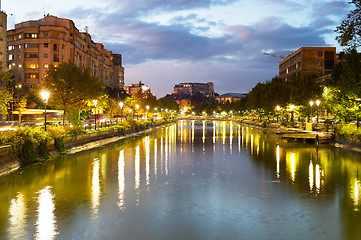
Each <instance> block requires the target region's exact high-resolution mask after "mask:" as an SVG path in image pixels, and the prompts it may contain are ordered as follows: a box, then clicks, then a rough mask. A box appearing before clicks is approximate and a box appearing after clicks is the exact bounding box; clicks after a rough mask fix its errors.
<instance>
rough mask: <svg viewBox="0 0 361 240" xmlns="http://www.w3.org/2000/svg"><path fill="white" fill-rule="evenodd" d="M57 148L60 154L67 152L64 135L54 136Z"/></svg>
mask: <svg viewBox="0 0 361 240" xmlns="http://www.w3.org/2000/svg"><path fill="white" fill-rule="evenodd" d="M54 145H55V149H56V151H57V152H58V153H59V154H62V155H64V154H66V148H65V143H64V138H63V137H58V138H54Z"/></svg>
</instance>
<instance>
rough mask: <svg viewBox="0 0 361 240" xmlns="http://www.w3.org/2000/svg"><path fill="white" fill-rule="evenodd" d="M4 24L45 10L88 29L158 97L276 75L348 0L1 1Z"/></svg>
mask: <svg viewBox="0 0 361 240" xmlns="http://www.w3.org/2000/svg"><path fill="white" fill-rule="evenodd" d="M1 7H2V10H4V11H6V12H7V14H8V29H12V28H14V24H15V23H19V22H22V21H27V20H36V19H40V18H42V17H43V16H44V13H46V14H47V13H49V14H51V15H55V16H57V17H61V18H68V19H72V20H73V21H74V23H75V24H76V26H77V28H78V29H79V30H81V31H82V30H84V28H85V26H88V27H89V33H90V34H91V36H92V38H93V40H94V41H95V42H100V43H103V44H104V46H105V48H106V49H108V50H111V51H113V52H114V53H121V54H122V55H123V65H124V67H125V84H126V85H128V84H131V83H137V82H139V81H142V82H143V83H145V84H147V85H149V86H150V87H151V90H152V91H153V92H154V94H155V95H157V97H163V96H164V95H165V94H166V93H170V92H171V91H172V90H173V87H174V85H175V84H177V83H181V82H208V81H211V82H213V83H214V85H215V91H216V92H217V93H219V94H223V93H227V92H248V91H250V90H251V89H252V88H253V87H254V86H255V85H256V84H257V83H258V82H265V81H267V80H270V79H271V78H272V77H273V76H275V75H277V74H278V63H279V61H280V60H281V59H279V58H274V57H270V56H266V55H263V54H262V52H263V51H266V52H273V53H275V54H278V55H287V54H288V53H290V52H292V51H294V50H296V49H298V48H299V47H301V46H311V45H322V46H324V45H331V46H336V47H337V51H338V52H339V51H342V48H341V47H339V45H338V44H337V42H336V41H335V36H336V34H335V32H334V30H335V28H336V26H338V25H339V24H340V22H341V21H342V20H343V19H345V18H346V15H347V13H348V12H349V11H350V9H351V7H352V5H350V4H348V1H347V0H343V1H337V0H336V1H330V0H309V1H293V0H77V1H74V0H72V1H70V0H62V1H52V0H47V1H43V0H32V1H28V0H16V1H14V0H3V1H1Z"/></svg>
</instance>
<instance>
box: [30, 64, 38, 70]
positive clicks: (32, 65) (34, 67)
mask: <svg viewBox="0 0 361 240" xmlns="http://www.w3.org/2000/svg"><path fill="white" fill-rule="evenodd" d="M38 67H39V65H38V64H37V63H28V64H27V68H32V69H37V68H38Z"/></svg>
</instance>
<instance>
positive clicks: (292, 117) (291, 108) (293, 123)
mask: <svg viewBox="0 0 361 240" xmlns="http://www.w3.org/2000/svg"><path fill="white" fill-rule="evenodd" d="M295 108H296V107H295V105H291V106H290V110H291V121H292V125H293V126H294V125H295V118H294V116H293V114H294V110H295Z"/></svg>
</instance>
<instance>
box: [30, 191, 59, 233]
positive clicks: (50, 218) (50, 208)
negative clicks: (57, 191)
mask: <svg viewBox="0 0 361 240" xmlns="http://www.w3.org/2000/svg"><path fill="white" fill-rule="evenodd" d="M38 205H39V207H38V219H37V221H36V234H35V239H39V240H40V239H55V236H56V235H57V232H56V219H55V215H54V211H55V205H54V196H53V194H52V192H51V187H50V186H47V187H45V188H44V189H42V190H41V191H40V192H39V197H38Z"/></svg>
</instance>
